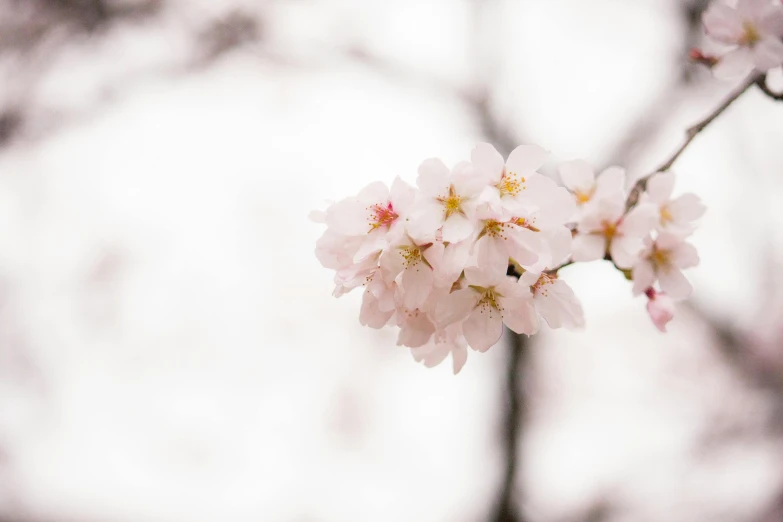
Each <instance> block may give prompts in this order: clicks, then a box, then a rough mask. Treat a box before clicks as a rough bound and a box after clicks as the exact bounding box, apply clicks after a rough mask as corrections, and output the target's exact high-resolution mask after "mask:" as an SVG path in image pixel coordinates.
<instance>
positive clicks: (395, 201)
mask: <svg viewBox="0 0 783 522" xmlns="http://www.w3.org/2000/svg"><path fill="white" fill-rule="evenodd" d="M414 195H415V192H414V189H413V187H411V186H410V185H408V184H407V183H405V182H404V181H402V179H400V178H399V177H398V178H396V179H395V180H394V183H393V184H392V187H391V190H389V189H388V188H387V187H386V185H385V184H384V183H382V182H380V181H376V182H375V183H371V184H370V185H368V186H367V187H365V188H364V189H363V190H362V191H361V192H359V194H358V195H356V196H355V197H351V198H346V199H344V200H342V201H338V202H337V203H335V204H334V205H332V206H330V207H329V208H328V209H326V219H325V221H326V225H327V226H328V227H329V230H331V231H333V232H336V233H338V234H341V235H343V236H349V237H350V236H355V237H361V238H363V239H362V241H361V243H360V244H359V247H358V248H357V251H356V252H355V253H354V259H355V260H357V261H358V260H360V259H362V258H364V257H365V256H367V255H369V254H372V253H373V252H378V251H380V250H382V249H383V248H384V247H385V246H386V245H387V244H388V241H389V235H390V234H391V236H392V237H393V236H396V235H399V234H401V233H402V229H403V227H404V223H405V218H406V216H407V213H408V211H409V210H410V208H411V206H412V204H413V200H414Z"/></svg>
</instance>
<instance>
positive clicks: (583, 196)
mask: <svg viewBox="0 0 783 522" xmlns="http://www.w3.org/2000/svg"><path fill="white" fill-rule="evenodd" d="M593 192H594V190H593V189H590V190H589V191H587V192H582V191H581V190H577V191H576V192H574V197H576V202H577V203H578V204H579V205H584V204H585V203H587V202H588V201H590V199H591V198H592V197H593Z"/></svg>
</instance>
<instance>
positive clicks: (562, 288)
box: [519, 272, 585, 330]
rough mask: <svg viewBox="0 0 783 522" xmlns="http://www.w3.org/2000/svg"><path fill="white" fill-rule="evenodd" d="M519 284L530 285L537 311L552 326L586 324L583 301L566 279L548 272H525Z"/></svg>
mask: <svg viewBox="0 0 783 522" xmlns="http://www.w3.org/2000/svg"><path fill="white" fill-rule="evenodd" d="M519 284H520V285H524V286H526V287H530V291H531V292H532V293H533V304H534V305H535V307H536V311H537V312H538V313H539V315H540V316H541V317H543V318H544V320H545V321H546V322H547V324H548V325H549V327H550V328H560V327H564V328H567V329H569V330H573V329H576V328H582V327H583V326H584V324H585V318H584V312H583V311H582V303H580V302H579V299H577V297H576V295H575V294H574V291H573V290H572V289H571V287H570V286H568V284H567V283H566V282H565V281H563V280H561V279H558V278H557V276H554V275H550V274H546V273H543V274H541V275H537V274H534V273H532V272H525V273H524V274H522V277H520V278H519Z"/></svg>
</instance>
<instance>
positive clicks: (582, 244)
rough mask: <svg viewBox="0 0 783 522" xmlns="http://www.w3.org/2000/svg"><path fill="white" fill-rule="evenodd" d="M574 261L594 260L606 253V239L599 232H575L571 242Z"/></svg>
mask: <svg viewBox="0 0 783 522" xmlns="http://www.w3.org/2000/svg"><path fill="white" fill-rule="evenodd" d="M572 248H573V254H572V255H571V257H572V258H573V260H574V261H595V260H596V259H603V257H604V255H605V254H606V239H605V238H604V236H602V235H600V234H577V235H576V236H574V240H573V243H572Z"/></svg>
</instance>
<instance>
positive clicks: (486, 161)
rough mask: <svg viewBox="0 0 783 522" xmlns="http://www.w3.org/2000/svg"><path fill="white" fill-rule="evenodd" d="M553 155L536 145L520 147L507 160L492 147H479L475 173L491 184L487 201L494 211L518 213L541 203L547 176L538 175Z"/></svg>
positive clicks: (486, 191)
mask: <svg viewBox="0 0 783 522" xmlns="http://www.w3.org/2000/svg"><path fill="white" fill-rule="evenodd" d="M548 155H549V153H548V152H547V151H545V150H544V149H542V148H541V147H538V146H536V145H520V146H519V147H517V148H515V149H514V150H513V151H512V152H511V154H509V156H508V160H503V156H501V155H500V153H499V152H498V151H497V150H496V149H495V147H493V146H492V145H490V144H489V143H479V144H478V145H476V147H475V148H474V149H473V151H472V152H471V155H470V160H471V164H472V165H473V168H474V170H475V171H476V172H477V173H478V174H479V175H481V176H483V177H484V178H485V179H486V180H487V186H486V188H485V189H484V192H483V194H482V196H483V200H484V201H485V202H486V203H487V204H488V205H489V207H490V208H491V209H492V210H494V211H496V212H497V211H503V210H505V211H509V212H512V213H514V212H517V211H519V209H520V208H523V206H524V204H525V203H527V202H531V201H534V202H535V201H539V200H540V199H543V197H545V195H544V194H543V193H541V191H542V190H545V188H546V187H544V186H542V180H543V179H546V178H544V176H542V175H541V174H539V173H538V172H536V171H537V170H538V169H539V168H541V166H542V165H543V164H544V162H545V161H546V158H547V156H548Z"/></svg>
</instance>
